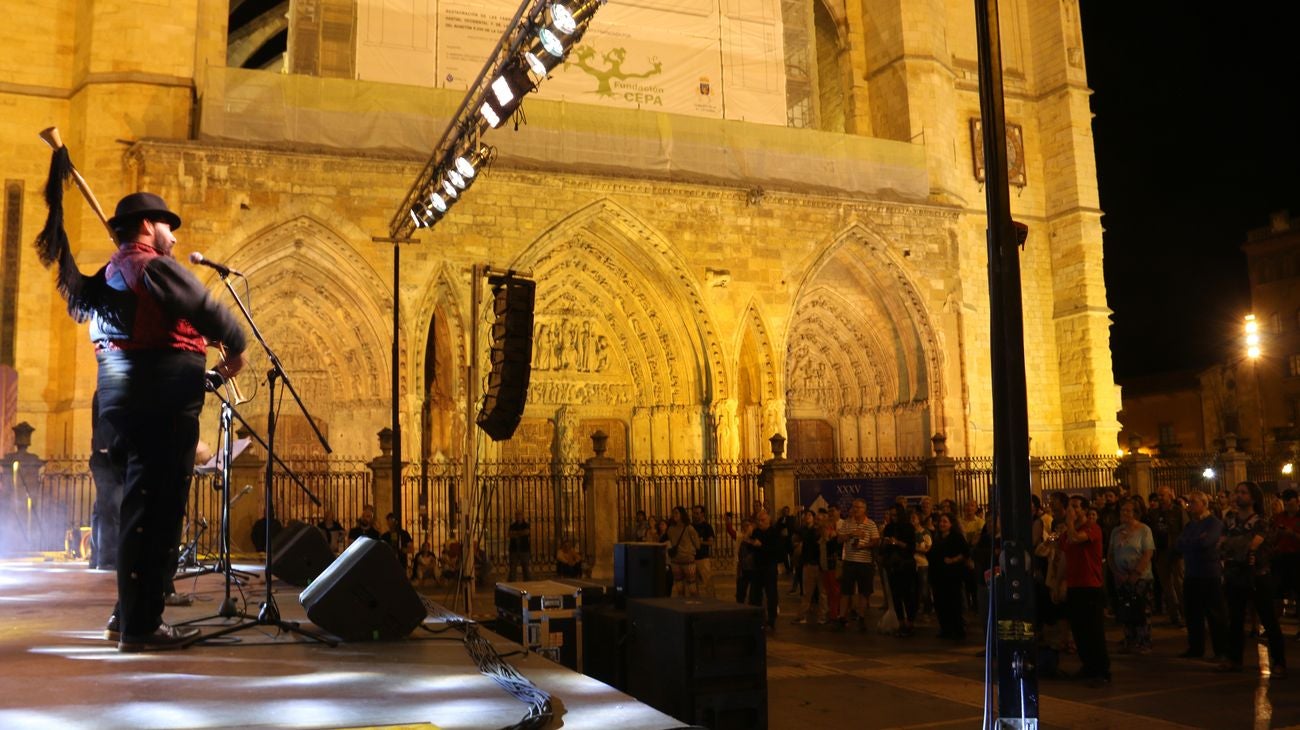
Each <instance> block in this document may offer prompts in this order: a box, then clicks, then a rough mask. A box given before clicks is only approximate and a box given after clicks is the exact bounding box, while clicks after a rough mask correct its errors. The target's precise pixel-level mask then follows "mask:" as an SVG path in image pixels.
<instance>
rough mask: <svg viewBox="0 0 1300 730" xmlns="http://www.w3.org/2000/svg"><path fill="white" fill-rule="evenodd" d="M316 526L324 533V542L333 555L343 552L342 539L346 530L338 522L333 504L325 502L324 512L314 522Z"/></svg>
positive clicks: (345, 534)
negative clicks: (317, 520)
mask: <svg viewBox="0 0 1300 730" xmlns="http://www.w3.org/2000/svg"><path fill="white" fill-rule="evenodd" d="M316 527H318V528H320V531H321V532H323V533H325V543H326V544H327V545H329V546H330V552H332V553H334V554H335V555H338V554H339V553H341V552H343V539H344V538H345V537H346V536H347V531H346V530H344V529H343V525H341V524H339V518H338V515H337V514H335V512H334V506H333V505H331V504H329V503H328V502H327V503H326V504H325V513H324V515H322V516H321V518H320V522H317V523H316Z"/></svg>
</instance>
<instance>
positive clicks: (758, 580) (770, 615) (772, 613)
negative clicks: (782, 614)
mask: <svg viewBox="0 0 1300 730" xmlns="http://www.w3.org/2000/svg"><path fill="white" fill-rule="evenodd" d="M764 594H766V595H767V625H768V626H776V606H777V600H778V599H777V587H776V563H772V564H760V565H757V566H755V568H754V579H753V581H751V582H750V584H749V605H751V606H762V605H763V595H764Z"/></svg>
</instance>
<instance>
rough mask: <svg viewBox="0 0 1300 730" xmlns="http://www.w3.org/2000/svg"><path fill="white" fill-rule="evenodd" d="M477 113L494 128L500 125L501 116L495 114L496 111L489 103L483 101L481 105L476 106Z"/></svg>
mask: <svg viewBox="0 0 1300 730" xmlns="http://www.w3.org/2000/svg"><path fill="white" fill-rule="evenodd" d="M478 113H479V114H482V115H483V119H484V120H485V121H486V122H487V123H488V126H489V127H491V128H493V129H496V128H497V127H499V126H501V117H499V116H497V112H496V110H495V109H493V108H492V105H491V104H488V103H487V102H483V106H481V107H479V108H478Z"/></svg>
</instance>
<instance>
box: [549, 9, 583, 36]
mask: <svg viewBox="0 0 1300 730" xmlns="http://www.w3.org/2000/svg"><path fill="white" fill-rule="evenodd" d="M550 12H551V27H552V28H554V29H556V30H558V31H560V32H561V33H563V34H564V35H569V34H571V33H573V31H575V30H577V29H578V23H577V21H575V20H574V19H573V13H570V12H569V9H568V8H567V7H565V6H563V5H561V4H560V3H552V4H551V9H550Z"/></svg>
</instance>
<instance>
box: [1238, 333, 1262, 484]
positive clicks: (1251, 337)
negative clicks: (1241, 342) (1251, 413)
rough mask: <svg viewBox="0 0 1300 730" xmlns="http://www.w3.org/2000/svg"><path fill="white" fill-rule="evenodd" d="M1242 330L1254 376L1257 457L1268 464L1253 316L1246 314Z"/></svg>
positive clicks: (1257, 343) (1258, 340) (1258, 341)
mask: <svg viewBox="0 0 1300 730" xmlns="http://www.w3.org/2000/svg"><path fill="white" fill-rule="evenodd" d="M1243 329H1244V330H1245V335H1246V358H1247V359H1249V360H1250V369H1251V372H1252V373H1253V374H1254V376H1255V412H1256V413H1257V414H1259V456H1260V459H1262V460H1263V461H1264V463H1265V464H1267V463H1268V444H1267V443H1265V439H1264V393H1263V392H1262V391H1261V390H1260V386H1259V357H1260V355H1261V354H1263V349H1262V348H1261V347H1260V339H1259V322H1257V321H1256V320H1255V315H1254V314H1247V315H1246V319H1245V324H1244V327H1243Z"/></svg>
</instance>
